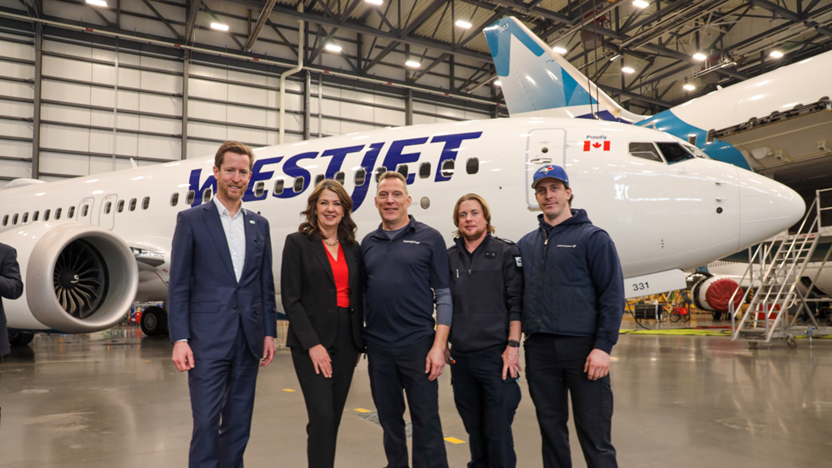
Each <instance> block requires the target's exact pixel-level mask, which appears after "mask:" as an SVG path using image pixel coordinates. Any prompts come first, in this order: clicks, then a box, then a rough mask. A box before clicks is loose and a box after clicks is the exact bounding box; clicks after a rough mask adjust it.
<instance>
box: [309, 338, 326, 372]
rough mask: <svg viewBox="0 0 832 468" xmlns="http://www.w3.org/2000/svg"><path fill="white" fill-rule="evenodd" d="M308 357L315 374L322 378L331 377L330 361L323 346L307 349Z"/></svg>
mask: <svg viewBox="0 0 832 468" xmlns="http://www.w3.org/2000/svg"><path fill="white" fill-rule="evenodd" d="M309 357H310V358H311V359H312V365H313V366H315V373H316V374H321V373H323V374H324V377H326V378H327V379H328V378H331V377H332V360H331V359H329V353H328V352H326V348H324V346H323V345H315V346H313V347H311V348H309Z"/></svg>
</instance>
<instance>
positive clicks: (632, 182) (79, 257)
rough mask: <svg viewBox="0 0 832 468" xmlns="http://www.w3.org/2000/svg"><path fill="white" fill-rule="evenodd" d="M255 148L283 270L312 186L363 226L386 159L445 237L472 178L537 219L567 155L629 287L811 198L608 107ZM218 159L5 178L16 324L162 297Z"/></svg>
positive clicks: (47, 322) (81, 323)
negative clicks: (603, 117) (179, 219)
mask: <svg viewBox="0 0 832 468" xmlns="http://www.w3.org/2000/svg"><path fill="white" fill-rule="evenodd" d="M255 151H256V153H255V154H256V163H255V165H254V168H253V170H252V177H251V182H250V184H249V187H248V191H247V192H246V195H245V197H244V206H245V207H246V208H247V209H250V210H255V211H257V212H260V213H261V214H262V215H264V216H265V217H266V218H268V219H269V220H270V223H271V232H272V234H273V238H272V245H273V249H274V269H275V272H276V275H277V272H279V271H280V259H281V252H282V249H283V242H284V239H285V237H286V235H287V234H289V233H291V232H294V231H296V229H297V227H298V224H299V221H300V218H299V213H300V212H301V211H302V210H303V209H304V208H305V207H306V198H307V196H308V194H309V192H310V188H309V187H310V185H312V184H314V183H317V181H318V180H320V179H322V178H324V177H331V178H335V179H336V180H339V181H343V183H344V185H345V187H346V189H347V190H348V192H350V193H351V194H352V197H353V200H354V203H355V209H354V217H355V220H356V222H357V224H358V226H359V233H358V235H359V238H362V237H363V236H364V235H365V234H366V233H368V232H369V231H371V230H373V229H376V227H377V226H378V225H379V217H378V213H377V210H376V209H375V207H374V206H373V195H374V193H375V177H374V175H375V174H379V173H380V172H382V171H384V170H386V169H395V170H398V171H401V172H402V173H405V174H407V180H408V183H409V191H410V194H411V196H412V197H413V206H412V207H411V211H410V212H411V214H412V215H414V217H415V218H416V219H418V220H420V221H422V222H425V223H427V224H429V225H431V226H434V227H436V228H437V229H438V230H439V231H440V232H442V233H443V234H444V235H445V238H446V242H447V243H448V244H449V245H450V243H451V236H452V234H451V233H452V231H453V230H454V226H453V222H452V215H451V213H452V212H453V206H454V203H455V202H456V200H457V199H458V197H460V196H461V195H463V194H465V193H468V192H476V193H479V194H480V195H482V196H484V197H485V199H486V200H488V201H489V203H490V205H491V209H492V213H493V214H492V216H493V222H494V224H495V226H496V227H497V229H498V231H497V233H498V234H499V235H500V236H502V237H505V238H508V239H515V240H516V239H519V238H520V237H521V236H522V235H523V234H525V233H527V232H529V231H531V230H534V229H536V227H537V219H536V214H537V213H536V212H537V211H538V208H537V203H536V201H535V197H534V193H533V191H532V189H531V188H530V178H531V175H532V174H533V172H534V171H535V170H536V169H537V168H539V167H540V166H541V165H543V164H560V165H563V166H564V167H565V168H566V170H567V172H568V173H569V175H570V180H571V181H572V187H573V189H574V191H575V203H574V204H575V207H579V208H585V209H587V211H588V213H589V216H590V219H592V220H593V222H594V223H595V224H596V225H598V226H601V227H603V228H604V229H606V230H607V231H608V232H609V233H610V235H611V236H612V238H613V239H614V241H615V243H616V245H617V248H618V251H619V255H620V257H621V263H622V267H623V270H624V276H625V277H626V278H627V279H626V283H625V287H626V288H627V291H628V294H629V295H630V296H642V295H645V294H651V293H655V292H661V291H667V290H673V289H679V288H681V287H684V281H685V275H684V273H682V270H683V269H685V268H691V267H695V266H696V265H702V264H705V263H707V262H709V261H711V260H714V259H716V258H720V257H723V256H725V255H728V254H731V253H734V252H736V251H738V250H740V249H742V248H744V247H746V246H748V245H751V244H754V243H756V242H759V241H761V240H763V239H766V238H768V237H770V236H771V235H773V234H775V233H777V232H780V231H782V230H783V229H785V228H787V227H788V226H790V225H792V224H793V223H794V222H795V221H797V220H798V219H799V218H800V217H801V216H802V214H803V212H804V209H805V205H804V202H803V200H802V199H801V198H800V196H799V195H798V194H797V193H795V192H794V191H792V190H790V189H789V188H787V187H785V186H783V185H781V184H779V183H777V182H775V181H772V180H770V179H767V178H765V177H763V176H760V175H757V174H754V173H752V172H750V171H746V170H742V169H739V168H737V167H736V166H732V165H729V164H725V163H721V162H717V161H713V160H711V159H709V158H708V157H707V156H705V155H704V154H703V153H701V152H699V151H698V150H696V149H695V148H694V149H692V150H689V149H687V148H686V146H685V145H683V144H682V143H681V142H680V141H679V140H678V139H676V138H675V137H672V136H670V135H667V134H665V133H662V132H659V131H656V130H651V129H645V128H639V127H633V126H630V125H624V124H620V123H613V122H596V121H589V120H578V119H553V118H512V119H499V120H488V121H470V122H460V123H455V124H437V125H426V126H413V127H405V128H401V127H399V128H390V129H386V130H379V131H373V132H366V133H357V134H349V135H344V136H339V137H332V138H326V139H321V140H313V141H307V142H302V143H295V144H285V145H279V146H272V147H266V148H260V149H258V150H255ZM212 166H213V156H208V157H203V158H199V159H188V160H184V161H176V162H170V163H167V164H161V165H156V166H150V167H142V168H136V169H131V170H123V171H118V172H112V173H106V174H98V175H93V176H88V177H80V178H76V179H71V180H66V181H60V182H51V183H43V182H39V181H33V180H19V181H14V182H12V183H10V184H9V185H8V186H7V187H6V188H4V189H2V190H0V242H2V243H5V244H9V245H11V246H13V247H15V248H16V249H17V251H18V259H19V262H20V267H21V274H22V276H23V278H24V283H25V294H24V296H23V297H22V298H20V299H18V300H14V301H6V302H4V304H5V307H6V314H7V317H8V326H9V328H10V329H13V330H12V332H13V333H21V332H22V333H32V332H43V331H45V332H62V333H88V332H94V331H97V330H102V329H106V328H108V327H111V326H112V325H114V324H116V323H118V322H119V321H121V320H122V319H123V317H124V315H125V313H126V311H127V310H128V309H129V307H130V305H131V304H132V303H133V302H134V301H149V300H156V301H164V300H165V299H166V296H167V286H166V283H167V280H168V271H169V269H170V265H169V262H170V256H169V253H170V247H171V239H172V236H173V231H174V224H175V220H176V214H177V212H179V211H181V210H184V209H188V208H190V207H191V206H197V205H199V204H201V203H206V202H208V201H210V200H211V197H212V195H213V193H214V191H215V189H216V181H215V179H214V178H213V175H212V170H211V168H212ZM278 293H279V291H278ZM145 315H148V313H147V312H146V314H145ZM149 315H150V316H152V318H153V320H154V322H153V325H154V326H155V329H153V328H154V327H151V329H150V330H149V331H150V332H151V333H154V332H156V331H159V329H160V328H161V329H163V328H164V323H165V320H166V317H165V315H164V311H162V310H161V309H158V310H155V311H153V312H152V313H150V314H149ZM143 322H144V320H143ZM23 336H31V335H23Z"/></svg>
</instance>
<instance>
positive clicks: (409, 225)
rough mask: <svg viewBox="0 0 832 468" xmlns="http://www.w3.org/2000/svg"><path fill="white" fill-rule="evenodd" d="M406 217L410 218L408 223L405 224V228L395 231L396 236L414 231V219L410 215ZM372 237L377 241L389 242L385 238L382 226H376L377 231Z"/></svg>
mask: <svg viewBox="0 0 832 468" xmlns="http://www.w3.org/2000/svg"><path fill="white" fill-rule="evenodd" d="M407 217H408V218H410V222H409V223H407V225H406V226H405V227H403V228H400V229H397V230H398V231H399V234H398V235H401V233H402V232H408V231H410V230H416V219H415V218H413V215H410V214H409V215H407ZM374 236H375V237H378V238H379V239H387V240H391V239H390V238H389V237H387V234H385V231H384V225H383V224H379V225H378V229H377V230H376V232H375V234H374Z"/></svg>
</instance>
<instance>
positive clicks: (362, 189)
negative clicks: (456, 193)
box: [188, 132, 482, 211]
mask: <svg viewBox="0 0 832 468" xmlns="http://www.w3.org/2000/svg"><path fill="white" fill-rule="evenodd" d="M481 135H482V132H471V133H456V134H453V135H437V136H434V137H433V138H430V137H421V138H411V139H407V140H395V141H393V142H392V143H391V144H390V147H389V148H387V153H385V155H384V161H383V162H382V163H381V164H379V165H378V166H376V161H378V160H379V156H380V153H381V150H382V147H383V146H384V142H379V143H373V144H371V145H369V146H367V147H366V152H365V153H364V158H363V159H362V160H361V167H363V168H364V170H365V171H367V177H365V179H364V184H363V185H358V186H356V187H355V189H353V192H352V201H353V208H352V210H353V211H355V210H357V209H358V207H360V206H361V204H362V203H363V202H364V198H365V197H366V196H367V190H368V189H369V187H370V179H371V175H372V173H373V169H374V168H375V167H386V168H388V169H390V170H395V169H396V167H398V166H399V164H412V163H415V162H418V161H419V157H420V156H421V154H422V153H421V152H420V151H417V150H409V149H408V147H410V146H417V145H423V144H425V143H431V144H432V143H442V144H443V147H442V154H441V155H440V156H439V164H437V165H436V176H435V178H434V181H436V182H445V181H448V180H450V177H445V176H444V175H442V163H443V162H444V161H446V160H448V159H452V160H456V153H457V150H459V148H460V146H461V145H462V142H463V141H464V140H474V139H477V138H479V137H480V136H481ZM428 139H430V142H428ZM361 151H365V145H356V146H347V147H343V148H334V149H328V150H324V151H320V152H318V151H311V152H305V153H299V154H296V155H294V156H291V157H289V158H288V159H286V160H285V161H284V162H283V166H282V168H281V169H282V170H283V174H285V175H286V176H288V177H289V178H292V179H294V178H297V177H303V188H302V189H301V190H300V191H299V192H295V191H294V190H292V189H291V188H290V187H287V188H286V189H285V190H283V192H282V193H278V194H275V193H272V194H271V196H272V197H275V198H293V197H296V196H298V195H300V194H302V193H303V192H305V191H306V189H307V188H308V187H309V184H310V182H311V180H312V174H310V173H309V171H308V170H306V169H304V168H302V167H300V166H299V165H298V163H299V162H300V161H302V160H304V159H315V158H318V157H320V158H322V159H323V158H330V159H329V165H328V166H327V168H326V172H325V173H324V177H325V178H327V179H332V178H334V177H335V174H336V173H338V172H339V171H340V170H341V166H342V165H343V164H344V160H345V159H346V157H347V155H349V154H352V153H358V152H361ZM283 159H284V157H283V156H277V157H274V158H266V159H258V160H257V161H255V162H254V166H253V167H252V168H251V179H250V180H249V183H248V189H247V190H246V193H245V195H243V201H244V202H254V201H259V200H265V199H266V198H267V197H269V190H268V189H267V190H264V191H263V193H262V194H261V195H260V196H255V194H254V186H255V185H256V184H257V182H260V181H267V180H271V178H272V177H273V176H274V172H275V171H274V170H266V169H267V166H270V165H273V164H277V163H279V162H281V161H283ZM201 178H202V169H194V170H193V171H191V176H190V180H189V181H188V182H189V185H190V188H189V190H193V191H194V192H195V194H196V195H195V196H194V202H193V203H192V204H191V206H198V205H200V204H201V203H202V194H203V193H204V192H205V190H207V189H209V188H210V189H211V190H212V191H213V193H216V192H217V180H216V179H215V178H214V176H213V175H209V176H208V178H207V179H205V181H204V182H203V183H202V184H201V185H200V183H199V181H200V179H201ZM415 178H416V174H415V173H412V172H411V173H410V174H409V175H408V176H407V184H408V185H410V184H412V183H413V181H414V180H415Z"/></svg>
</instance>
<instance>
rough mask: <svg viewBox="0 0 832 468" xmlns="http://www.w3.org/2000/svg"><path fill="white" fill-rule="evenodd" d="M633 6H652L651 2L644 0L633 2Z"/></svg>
mask: <svg viewBox="0 0 832 468" xmlns="http://www.w3.org/2000/svg"><path fill="white" fill-rule="evenodd" d="M633 6H634V7H636V8H647V7H649V6H650V4H649V3H647V2H645V1H644V0H636V1H634V2H633Z"/></svg>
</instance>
